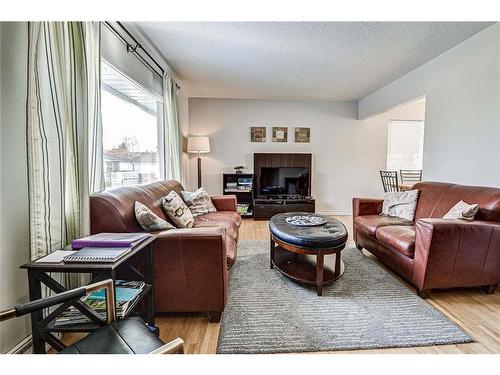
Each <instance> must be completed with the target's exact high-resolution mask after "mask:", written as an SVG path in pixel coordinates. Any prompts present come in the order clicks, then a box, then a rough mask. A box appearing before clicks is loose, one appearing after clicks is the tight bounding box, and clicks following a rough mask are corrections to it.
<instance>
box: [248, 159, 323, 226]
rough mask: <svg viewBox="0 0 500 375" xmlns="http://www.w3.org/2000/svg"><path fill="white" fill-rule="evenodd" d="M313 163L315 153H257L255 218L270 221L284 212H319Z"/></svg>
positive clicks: (255, 165) (255, 164) (255, 160)
mask: <svg viewBox="0 0 500 375" xmlns="http://www.w3.org/2000/svg"><path fill="white" fill-rule="evenodd" d="M311 161H312V154H301V153H296V154H292V153H288V154H284V153H257V154H254V173H255V183H254V197H255V198H254V200H253V216H254V219H270V218H271V217H272V216H273V215H276V214H278V213H282V212H294V211H295V212H315V200H314V199H313V198H312V197H311V171H312V169H311ZM272 170H276V172H275V173H274V174H273V171H272ZM294 170H295V175H294ZM271 180H273V181H271ZM274 180H276V181H274ZM270 186H271V188H270ZM274 190H276V191H274Z"/></svg>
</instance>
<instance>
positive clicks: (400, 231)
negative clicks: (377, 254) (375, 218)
mask: <svg viewBox="0 0 500 375" xmlns="http://www.w3.org/2000/svg"><path fill="white" fill-rule="evenodd" d="M376 237H377V240H379V241H380V242H381V243H382V244H383V245H385V246H386V247H389V248H391V249H394V250H396V251H397V252H399V253H401V254H403V255H406V256H407V257H410V258H412V259H413V256H414V255H415V227H414V226H413V225H412V226H409V225H389V226H386V227H381V228H378V229H377V234H376Z"/></svg>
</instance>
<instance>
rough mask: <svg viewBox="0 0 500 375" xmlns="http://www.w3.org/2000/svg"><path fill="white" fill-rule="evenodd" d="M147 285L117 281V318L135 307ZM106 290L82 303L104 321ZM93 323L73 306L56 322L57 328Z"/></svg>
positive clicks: (85, 298)
mask: <svg viewBox="0 0 500 375" xmlns="http://www.w3.org/2000/svg"><path fill="white" fill-rule="evenodd" d="M145 286H146V284H145V283H144V282H143V281H125V280H116V281H115V292H116V296H115V298H116V305H115V311H116V318H117V319H123V318H124V317H125V316H126V315H127V314H128V312H129V311H130V309H131V308H132V307H133V306H134V303H135V301H136V300H137V299H138V298H140V297H139V296H140V294H141V291H142V290H143V289H144V287H145ZM105 297H106V296H105V291H104V289H101V290H96V291H95V292H93V293H91V294H89V295H88V296H86V297H84V298H83V299H82V301H83V302H84V303H85V304H86V305H87V306H89V307H90V308H91V309H92V310H94V312H96V313H97V314H98V315H99V316H101V317H102V318H103V319H106V298H105ZM90 323H92V321H91V320H90V319H89V318H87V317H86V316H85V315H83V314H82V313H81V312H80V311H78V310H77V309H76V308H75V307H73V306H71V307H70V308H69V309H67V310H66V311H65V312H63V313H62V314H61V315H59V316H58V317H57V318H56V320H55V322H54V327H55V328H61V327H67V326H73V325H77V324H90Z"/></svg>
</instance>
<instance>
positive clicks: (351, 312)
mask: <svg viewBox="0 0 500 375" xmlns="http://www.w3.org/2000/svg"><path fill="white" fill-rule="evenodd" d="M268 246H269V243H268V241H240V242H239V243H238V258H237V261H236V264H235V265H234V266H233V268H232V269H231V276H230V283H229V285H230V286H229V294H228V302H227V306H226V309H225V311H224V313H223V315H222V323H221V330H220V335H219V342H218V346H217V353H227V354H229V353H287V352H311V351H329V350H348V349H373V348H396V347H412V346H428V345H436V344H455V343H465V342H472V341H474V340H473V339H472V338H471V337H470V336H469V335H467V334H466V333H465V332H464V331H463V330H462V329H461V328H460V327H459V326H458V325H456V324H455V323H453V322H452V321H450V320H449V319H448V318H446V317H445V316H444V315H443V314H442V313H441V312H439V311H438V310H436V309H435V308H434V307H433V306H432V305H430V304H429V303H428V302H426V301H424V300H422V299H421V298H420V297H418V296H417V295H416V294H415V293H414V292H413V291H411V290H410V289H409V288H408V287H407V286H406V285H404V284H403V283H401V282H400V281H399V280H397V279H396V278H395V277H394V276H393V275H391V274H390V273H389V272H388V271H386V270H385V269H383V268H382V267H380V266H379V265H378V264H377V263H375V262H374V261H373V260H372V259H370V258H368V257H367V256H365V255H363V254H362V253H361V252H359V251H358V250H356V249H354V248H352V249H346V250H344V251H343V252H342V258H343V261H344V265H345V271H344V274H343V276H342V277H341V278H340V279H339V280H337V281H336V282H334V283H333V284H331V285H329V286H327V287H326V288H325V289H324V291H323V296H322V297H318V296H317V295H316V290H315V288H314V287H310V286H306V285H302V284H298V283H295V282H293V281H291V280H289V279H288V278H286V277H285V276H283V275H282V274H281V273H280V272H279V271H278V270H276V269H273V270H271V269H270V268H269V249H268Z"/></svg>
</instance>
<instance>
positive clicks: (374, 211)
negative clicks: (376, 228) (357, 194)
mask: <svg viewBox="0 0 500 375" xmlns="http://www.w3.org/2000/svg"><path fill="white" fill-rule="evenodd" d="M383 203H384V200H383V199H373V198H352V216H353V218H354V217H356V216H362V215H378V214H380V213H381V212H382V204H383Z"/></svg>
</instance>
